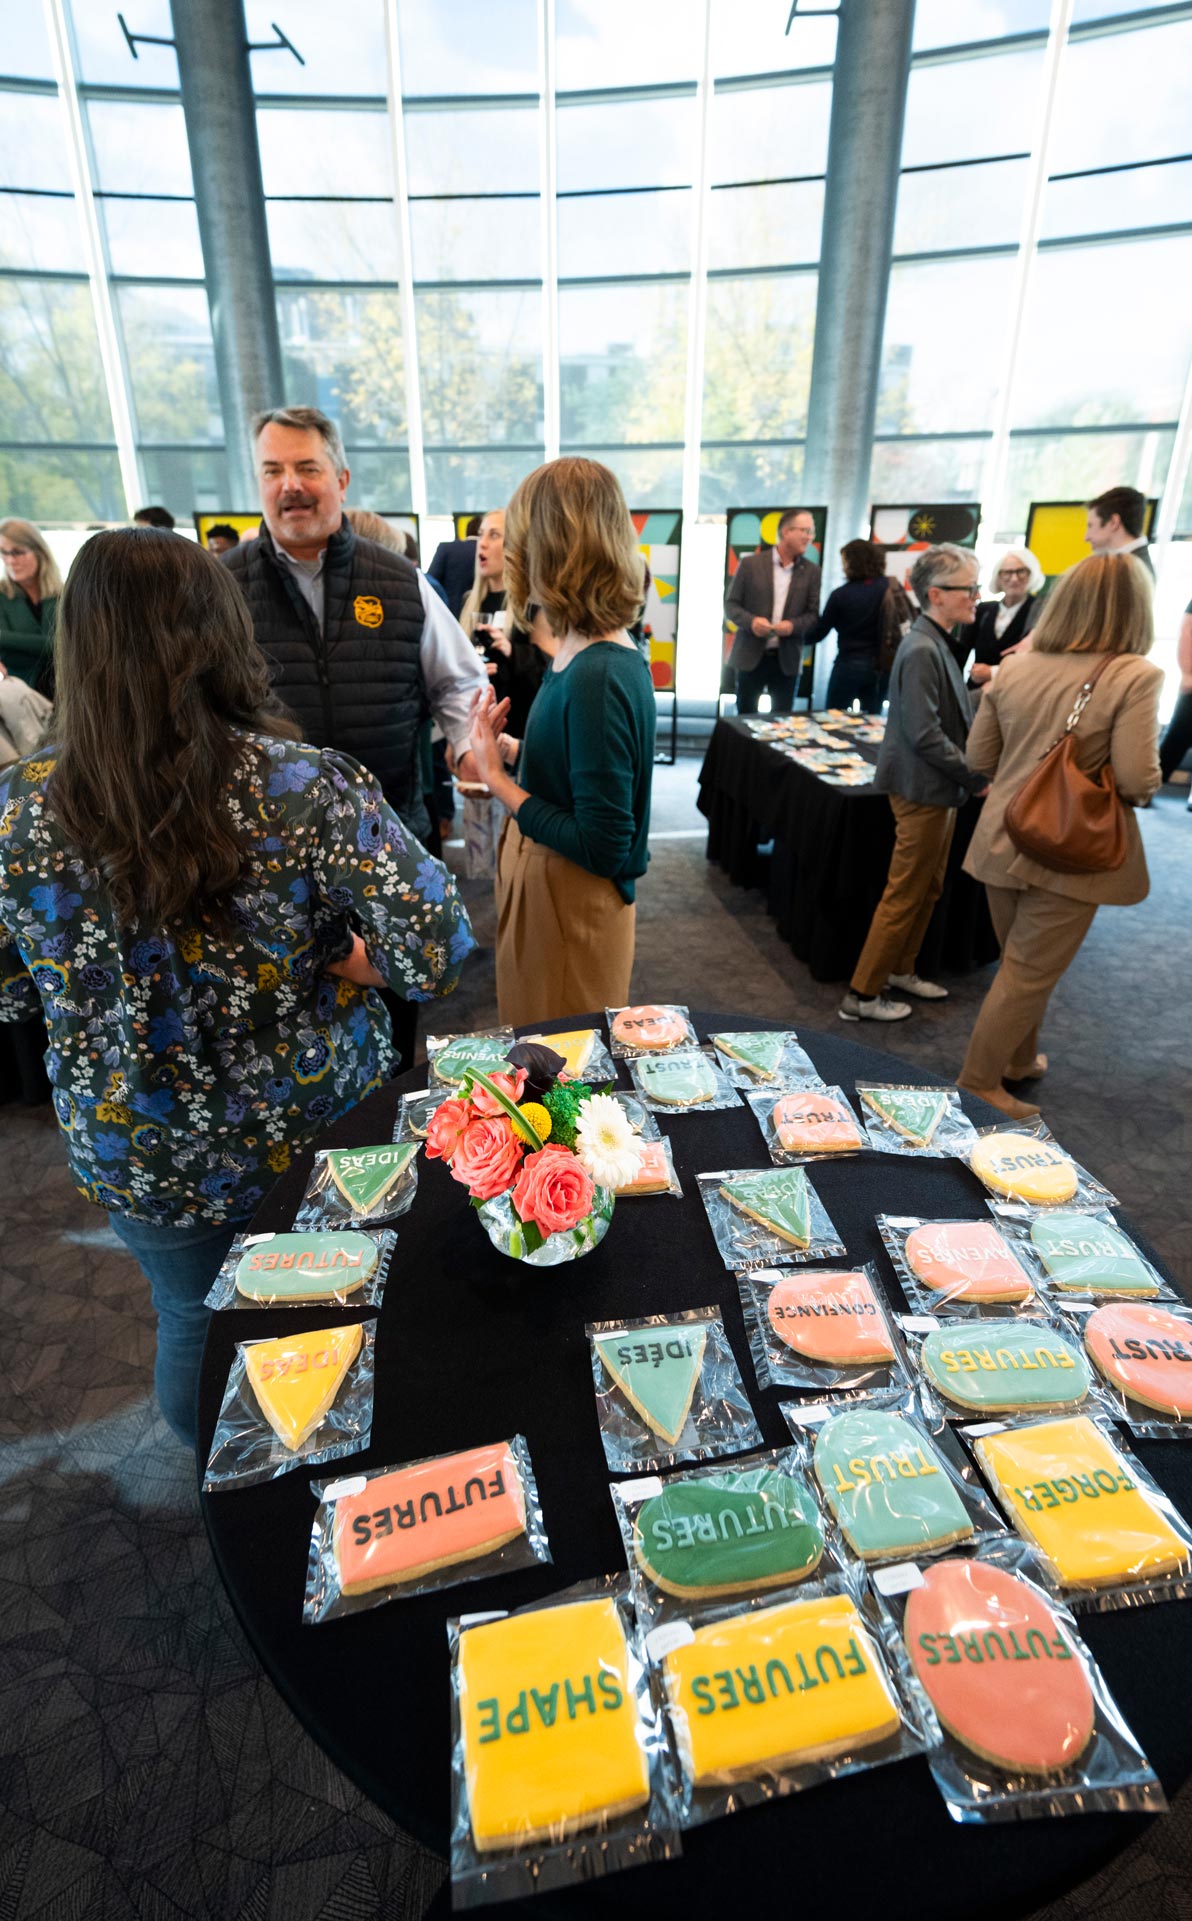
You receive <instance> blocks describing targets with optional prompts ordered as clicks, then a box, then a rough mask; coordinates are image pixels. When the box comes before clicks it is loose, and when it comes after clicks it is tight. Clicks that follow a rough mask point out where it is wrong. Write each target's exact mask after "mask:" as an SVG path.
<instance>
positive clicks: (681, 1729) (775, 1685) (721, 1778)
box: [663, 1594, 900, 1787]
mask: <svg viewBox="0 0 1192 1921" xmlns="http://www.w3.org/2000/svg"><path fill="white" fill-rule="evenodd" d="M663 1672H664V1675H665V1679H666V1687H667V1693H668V1695H669V1697H670V1703H671V1710H672V1716H673V1720H674V1725H675V1734H676V1738H677V1740H678V1744H679V1752H680V1755H681V1757H682V1761H683V1768H684V1772H685V1774H686V1775H687V1777H688V1779H689V1780H691V1781H693V1782H694V1784H695V1786H696V1787H702V1786H705V1785H710V1784H712V1783H716V1782H731V1781H737V1780H742V1779H748V1778H750V1777H752V1776H755V1775H759V1774H765V1773H769V1772H772V1771H774V1770H777V1769H780V1768H783V1767H790V1766H794V1765H796V1764H797V1763H800V1762H805V1761H821V1760H827V1759H828V1758H830V1757H831V1756H832V1755H837V1754H844V1753H846V1752H848V1751H849V1750H851V1749H853V1748H863V1747H869V1746H871V1745H873V1744H874V1743H876V1742H878V1741H884V1740H886V1739H887V1738H888V1737H889V1736H890V1735H892V1734H896V1733H897V1732H898V1728H899V1726H900V1716H899V1712H898V1707H897V1704H896V1702H895V1700H894V1698H893V1695H892V1694H891V1692H890V1687H889V1683H888V1681H887V1679H886V1674H885V1670H884V1668H883V1666H882V1662H881V1658H880V1656H879V1655H878V1653H877V1651H876V1649H875V1648H874V1646H873V1643H872V1641H871V1640H870V1638H869V1635H868V1634H867V1632H866V1629H865V1624H864V1622H863V1621H862V1619H861V1616H860V1614H859V1612H858V1610H857V1607H856V1604H855V1602H854V1601H853V1600H852V1599H851V1598H850V1597H849V1596H848V1595H847V1594H838V1595H826V1596H824V1597H822V1598H820V1599H809V1600H804V1601H790V1602H787V1603H786V1604H785V1605H784V1606H781V1607H774V1608H761V1609H758V1610H757V1611H756V1612H750V1613H745V1614H736V1615H732V1616H730V1617H729V1618H728V1619H726V1620H723V1621H717V1622H716V1623H714V1624H713V1625H712V1626H710V1627H705V1628H697V1630H696V1633H695V1637H694V1639H693V1640H692V1641H690V1642H688V1643H687V1644H686V1646H684V1647H680V1648H676V1649H674V1650H673V1652H672V1653H670V1654H668V1655H667V1656H666V1659H665V1661H664V1663H663Z"/></svg>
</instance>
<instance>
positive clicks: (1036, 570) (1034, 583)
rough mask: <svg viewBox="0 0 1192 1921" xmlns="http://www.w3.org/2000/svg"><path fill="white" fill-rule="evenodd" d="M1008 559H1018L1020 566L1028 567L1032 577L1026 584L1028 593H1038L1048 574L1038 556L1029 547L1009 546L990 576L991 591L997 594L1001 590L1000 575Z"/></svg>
mask: <svg viewBox="0 0 1192 1921" xmlns="http://www.w3.org/2000/svg"><path fill="white" fill-rule="evenodd" d="M1008 560H1016V561H1017V562H1018V564H1019V566H1021V567H1025V568H1026V570H1027V573H1028V574H1029V575H1030V579H1029V580H1028V581H1027V584H1026V590H1027V593H1028V594H1037V593H1038V591H1039V589H1040V587H1042V585H1043V582H1044V580H1045V579H1046V578H1047V576H1046V575H1045V574H1044V572H1043V569H1042V567H1041V566H1040V565H1039V562H1038V560H1037V558H1036V556H1035V555H1034V554H1033V553H1032V552H1031V550H1030V548H1029V547H1007V549H1006V551H1005V553H1004V554H1002V556H1001V558H1000V559H999V560H998V562H997V565H996V566H995V567H994V569H993V571H992V573H991V574H990V576H989V586H990V591H991V592H992V593H995V594H996V593H1000V592H1001V589H1000V588H999V586H998V584H997V580H998V575H999V574H1000V573H1001V571H1002V568H1003V567H1004V566H1005V565H1006V562H1007V561H1008Z"/></svg>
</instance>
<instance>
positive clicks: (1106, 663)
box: [1039, 654, 1121, 760]
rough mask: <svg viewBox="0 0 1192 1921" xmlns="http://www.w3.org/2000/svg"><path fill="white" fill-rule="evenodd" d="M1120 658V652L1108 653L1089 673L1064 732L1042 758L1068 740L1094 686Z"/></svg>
mask: <svg viewBox="0 0 1192 1921" xmlns="http://www.w3.org/2000/svg"><path fill="white" fill-rule="evenodd" d="M1120 658H1121V656H1120V654H1106V655H1105V658H1104V659H1103V660H1102V661H1101V662H1100V664H1099V665H1098V666H1097V667H1096V668H1095V670H1094V671H1093V672H1092V673H1091V674H1090V675H1089V677H1088V679H1087V680H1086V681H1084V682H1083V683H1082V685H1081V688H1080V691H1079V693H1078V694H1077V696H1076V699H1075V700H1074V701H1073V703H1072V712H1071V713H1070V714H1069V715H1068V718H1067V720H1066V721H1065V722H1064V730H1063V732H1062V733H1061V734H1057V735H1056V737H1055V739H1054V740H1053V741H1052V743H1051V746H1050V747H1047V748H1045V749H1044V750H1043V752H1042V753H1041V754H1040V756H1039V759H1040V760H1046V758H1047V756H1048V754H1053V753H1054V752H1055V750H1056V748H1057V747H1058V746H1059V744H1060V742H1061V741H1063V740H1067V738H1068V735H1069V734H1070V733H1071V732H1072V730H1073V728H1074V727H1075V726H1076V724H1077V722H1078V721H1079V719H1080V716H1081V715H1082V714H1083V712H1084V710H1085V708H1086V707H1087V706H1088V704H1089V701H1090V700H1091V699H1092V697H1093V688H1094V687H1095V686H1096V685H1097V682H1098V681H1099V680H1100V678H1101V676H1102V674H1103V673H1104V672H1105V669H1106V668H1107V667H1112V666H1113V664H1114V661H1115V660H1120Z"/></svg>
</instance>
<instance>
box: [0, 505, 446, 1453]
mask: <svg viewBox="0 0 1192 1921" xmlns="http://www.w3.org/2000/svg"><path fill="white" fill-rule="evenodd" d="M57 668H58V679H57V704H56V710H55V725H54V745H53V746H52V747H50V748H47V749H46V750H45V752H44V754H40V755H37V756H35V757H34V758H32V759H27V760H24V761H21V762H19V763H18V764H17V765H16V766H15V767H13V768H11V769H9V770H8V771H7V772H6V773H5V774H4V776H3V777H2V778H0V863H2V864H0V1018H3V1019H8V1020H19V1019H22V1018H29V1017H30V1016H32V1015H35V1014H37V1013H42V1014H44V1017H45V1021H46V1025H47V1027H48V1028H49V1035H50V1047H49V1052H48V1054H47V1056H46V1066H47V1070H48V1072H49V1076H50V1081H51V1084H52V1086H53V1094H54V1106H55V1109H56V1111H57V1115H58V1121H59V1124H60V1126H61V1128H62V1132H63V1135H64V1138H65V1142H66V1151H67V1156H68V1158H69V1161H70V1164H71V1168H72V1171H73V1173H74V1176H75V1180H76V1182H77V1184H78V1186H79V1188H80V1189H81V1191H82V1192H83V1193H84V1194H85V1195H86V1196H87V1197H88V1199H89V1200H92V1201H94V1202H96V1203H97V1205H98V1206H100V1207H104V1208H106V1209H107V1210H108V1216H109V1219H110V1221H111V1224H112V1226H113V1228H114V1229H115V1231H116V1233H117V1234H118V1235H119V1236H120V1239H121V1240H122V1241H123V1242H124V1244H125V1246H126V1247H128V1248H129V1249H130V1251H131V1252H132V1253H133V1254H134V1255H135V1256H136V1258H137V1260H138V1261H139V1262H140V1264H141V1267H142V1268H143V1270H144V1272H145V1274H146V1276H147V1278H148V1280H149V1284H150V1289H151V1292H152V1296H153V1303H154V1306H155V1308H156V1309H157V1315H158V1346H157V1363H156V1373H155V1381H156V1387H157V1395H158V1400H159V1402H160V1404H161V1407H162V1411H163V1413H164V1414H165V1417H166V1419H167V1421H168V1422H169V1424H170V1426H171V1427H172V1428H173V1430H174V1432H175V1433H176V1434H178V1435H179V1437H180V1438H181V1439H183V1440H186V1441H192V1440H193V1438H194V1423H195V1393H196V1386H197V1379H198V1368H199V1361H200V1358H201V1355H202V1346H203V1339H204V1335H205V1332H206V1323H207V1312H206V1309H205V1308H204V1307H203V1300H204V1297H205V1295H206V1294H207V1292H208V1290H209V1288H210V1285H211V1282H212V1280H213V1279H214V1277H215V1274H216V1273H217V1272H218V1269H219V1267H220V1265H221V1263H222V1261H223V1259H224V1256H225V1255H226V1253H227V1250H228V1248H229V1246H230V1244H231V1241H232V1238H233V1236H234V1234H235V1232H236V1229H237V1227H238V1226H240V1225H242V1224H243V1223H244V1222H245V1221H246V1220H248V1219H249V1217H250V1216H251V1215H252V1214H253V1212H254V1211H255V1209H256V1207H257V1204H258V1202H259V1201H260V1199H261V1197H262V1195H263V1194H264V1192H265V1190H266V1188H267V1187H268V1186H269V1185H270V1183H271V1182H272V1180H273V1179H274V1177H275V1176H276V1175H277V1174H279V1173H281V1172H282V1170H283V1169H284V1168H285V1167H287V1166H288V1165H289V1161H290V1157H291V1154H292V1152H293V1150H294V1148H295V1147H298V1146H300V1145H302V1144H303V1143H305V1142H307V1141H309V1140H311V1139H312V1138H313V1137H314V1136H315V1135H316V1134H318V1133H320V1132H321V1131H322V1130H323V1129H324V1128H325V1127H327V1126H328V1124H329V1123H330V1122H332V1121H333V1120H335V1119H337V1118H338V1117H339V1116H340V1115H341V1114H343V1113H345V1112H346V1111H347V1110H348V1109H349V1108H351V1107H353V1106H354V1105H355V1104H356V1102H357V1101H359V1100H361V1099H362V1098H363V1096H364V1095H365V1094H367V1093H369V1092H370V1091H371V1090H372V1089H373V1088H374V1087H376V1086H379V1085H380V1084H381V1082H382V1081H383V1080H385V1079H386V1078H387V1076H388V1074H389V1072H390V1062H391V1055H390V1046H389V1041H390V1030H389V1017H388V1015H387V1013H386V1012H385V1009H384V1007H383V1005H382V1003H381V1000H380V997H379V995H377V994H375V993H372V992H370V991H368V989H367V988H366V987H364V986H362V985H358V984H357V981H358V980H360V979H366V980H368V981H369V982H370V983H372V984H376V985H384V986H386V987H389V988H391V989H393V991H394V992H396V993H397V994H399V995H403V996H404V997H406V998H407V999H411V1000H427V999H430V998H431V996H432V995H435V994H443V993H447V992H449V991H450V989H451V988H452V987H453V986H454V985H455V982H456V979H457V977H458V974H459V969H460V966H461V964H462V961H463V959H464V956H465V955H466V954H467V953H468V951H469V950H470V948H471V946H472V938H471V930H470V928H469V925H468V919H467V915H466V914H465V913H464V910H463V908H462V906H461V905H460V903H459V900H458V897H457V895H456V892H455V887H454V884H453V882H452V880H451V878H450V876H449V875H448V873H447V871H446V869H445V868H444V867H443V866H442V865H441V864H440V863H439V862H438V861H436V860H432V859H431V858H430V856H429V855H428V854H427V853H426V851H425V849H424V848H423V847H422V846H421V844H420V843H419V842H418V841H416V840H414V839H413V838H412V836H411V835H410V834H408V833H407V831H406V830H405V828H404V827H403V826H402V824H401V822H400V821H399V820H398V818H397V816H396V814H395V813H393V811H392V809H391V808H390V807H389V806H388V805H387V804H386V802H385V801H384V799H383V798H382V796H381V790H380V788H379V786H378V785H377V782H376V781H375V780H374V779H373V778H372V776H371V775H370V774H369V773H368V772H367V770H366V769H364V768H362V767H361V766H359V764H358V763H357V762H355V761H353V760H350V759H349V758H348V757H347V756H346V755H343V754H338V753H336V752H334V751H333V750H331V749H323V750H321V751H320V750H319V749H318V748H315V747H308V746H304V745H302V744H301V743H299V742H297V741H295V740H294V739H293V738H292V736H293V734H294V732H295V731H296V730H295V729H294V728H293V726H292V724H290V723H288V722H287V721H286V720H285V719H284V718H283V717H282V716H281V715H280V713H279V712H278V711H277V709H276V707H275V706H274V704H273V703H272V702H271V699H270V694H269V679H268V671H267V668H266V665H265V660H264V657H263V655H262V654H261V652H260V650H259V648H258V647H257V645H256V642H255V641H254V639H253V632H252V623H251V621H250V619H249V615H248V612H247V609H246V607H245V604H244V601H243V599H242V597H241V595H240V593H239V592H238V590H237V588H236V585H235V582H234V581H233V580H232V578H231V576H230V574H228V573H227V571H226V570H225V569H224V568H223V567H222V566H221V565H220V564H219V562H218V561H217V560H216V559H214V557H213V556H212V555H210V554H208V553H206V552H204V550H203V549H202V548H201V547H199V546H197V545H196V544H195V543H193V542H191V541H187V540H181V539H179V538H178V536H177V535H176V534H169V533H163V532H160V531H158V530H157V529H152V528H146V529H139V528H138V529H135V530H132V529H130V530H121V531H119V532H112V533H101V534H97V535H96V536H95V537H94V538H93V539H92V540H89V541H88V542H87V545H86V546H85V547H83V548H82V549H81V550H80V552H79V554H78V556H77V558H76V560H75V563H74V565H73V567H72V568H71V571H70V576H69V578H68V580H67V583H66V587H65V590H64V592H63V596H62V605H61V614H60V620H59V625H58V636H57ZM361 944H362V946H363V955H360V954H359V952H358V949H359V947H360V946H361ZM354 954H355V955H356V959H355V960H354V961H353V960H352V958H351V957H352V956H353V955H354ZM345 968H348V969H350V970H351V972H352V974H353V976H354V978H352V979H349V978H346V976H345V974H344V972H343V971H342V970H343V969H345ZM332 970H340V971H339V972H338V973H337V974H334V975H333V977H331V978H328V976H329V973H331V971H332Z"/></svg>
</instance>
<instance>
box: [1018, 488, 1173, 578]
mask: <svg viewBox="0 0 1192 1921" xmlns="http://www.w3.org/2000/svg"><path fill="white" fill-rule="evenodd" d="M1158 506H1159V503H1158V501H1157V500H1148V501H1147V504H1146V519H1145V521H1144V522H1143V531H1144V532H1145V534H1146V536H1147V539H1148V540H1149V539H1150V537H1151V533H1152V531H1153V529H1154V525H1155V514H1156V511H1157V509H1158ZM1087 525H1088V508H1087V507H1086V506H1085V503H1084V501H1083V500H1032V502H1031V510H1030V513H1029V514H1028V515H1027V522H1026V544H1027V546H1028V547H1029V548H1030V550H1031V552H1032V553H1033V554H1034V556H1035V559H1036V560H1037V561H1038V563H1039V565H1040V567H1042V569H1043V572H1044V573H1045V574H1046V575H1047V578H1048V580H1054V579H1055V578H1056V576H1057V575H1059V574H1064V573H1067V571H1068V568H1069V567H1075V565H1076V563H1077V561H1078V560H1087V559H1088V557H1089V555H1090V554H1091V553H1092V551H1093V550H1092V548H1091V547H1090V546H1089V544H1088V541H1087V540H1086V539H1085V535H1084V530H1085V528H1086V526H1087Z"/></svg>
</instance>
